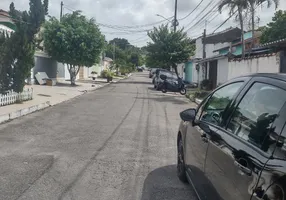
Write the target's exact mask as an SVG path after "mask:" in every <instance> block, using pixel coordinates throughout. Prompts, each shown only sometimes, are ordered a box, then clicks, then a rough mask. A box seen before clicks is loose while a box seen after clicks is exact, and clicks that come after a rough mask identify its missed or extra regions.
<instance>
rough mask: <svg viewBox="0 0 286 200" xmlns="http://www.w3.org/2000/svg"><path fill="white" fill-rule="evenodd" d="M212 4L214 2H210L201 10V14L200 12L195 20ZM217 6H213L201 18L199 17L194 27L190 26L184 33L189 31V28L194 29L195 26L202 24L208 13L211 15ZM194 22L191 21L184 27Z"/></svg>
mask: <svg viewBox="0 0 286 200" xmlns="http://www.w3.org/2000/svg"><path fill="white" fill-rule="evenodd" d="M213 2H214V0H212V1H210V2H209V3H208V4H207V5H206V7H205V8H204V9H203V10H202V12H200V13H199V14H198V15H197V16H196V17H195V19H197V18H198V17H199V16H200V15H201V14H202V13H204V11H205V10H206V9H207V8H208V7H209V6H210V5H211V4H212V3H213ZM218 4H219V2H218V3H216V4H215V6H213V7H212V8H211V9H210V10H209V11H208V12H207V13H206V14H205V15H204V16H203V17H201V18H200V19H199V21H197V22H196V23H195V24H194V25H192V26H191V27H189V28H188V29H187V30H186V31H189V30H190V29H191V28H193V27H195V26H196V25H198V24H199V23H200V22H202V21H203V20H204V19H205V18H206V17H207V16H208V15H209V14H210V13H212V11H214V10H215V8H216V7H217V5H218ZM194 21H195V20H192V21H191V22H190V23H189V24H188V25H187V26H186V27H188V26H190V25H191V24H192V23H193V22H194Z"/></svg>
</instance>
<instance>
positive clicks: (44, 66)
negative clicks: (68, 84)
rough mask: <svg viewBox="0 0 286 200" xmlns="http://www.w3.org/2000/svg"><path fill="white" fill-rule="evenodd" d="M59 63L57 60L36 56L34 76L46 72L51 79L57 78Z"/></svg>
mask: <svg viewBox="0 0 286 200" xmlns="http://www.w3.org/2000/svg"><path fill="white" fill-rule="evenodd" d="M57 68H58V63H57V61H55V60H52V59H50V58H46V57H39V56H35V67H34V68H33V73H34V75H35V74H36V73H38V72H46V73H47V75H48V77H49V78H56V77H57Z"/></svg>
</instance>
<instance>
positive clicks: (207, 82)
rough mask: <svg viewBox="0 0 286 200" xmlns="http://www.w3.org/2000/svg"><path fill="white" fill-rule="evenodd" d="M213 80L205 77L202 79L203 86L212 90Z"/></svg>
mask: <svg viewBox="0 0 286 200" xmlns="http://www.w3.org/2000/svg"><path fill="white" fill-rule="evenodd" d="M211 84H212V83H211V81H210V80H209V79H204V80H202V81H201V88H202V89H204V90H210V89H211V87H212V85H211Z"/></svg>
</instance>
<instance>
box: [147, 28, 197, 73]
mask: <svg viewBox="0 0 286 200" xmlns="http://www.w3.org/2000/svg"><path fill="white" fill-rule="evenodd" d="M148 36H149V37H150V39H151V40H152V42H149V43H148V44H147V48H146V49H147V51H148V54H147V58H146V63H147V66H149V67H162V68H166V69H170V67H171V66H172V67H173V68H174V69H175V71H176V73H177V67H176V64H179V63H182V62H185V61H187V60H188V58H190V56H191V55H193V53H194V50H195V46H194V45H193V44H192V43H191V39H190V38H188V36H187V33H186V32H184V30H183V29H180V30H178V31H176V32H174V31H170V30H169V27H168V25H161V26H160V27H159V28H157V27H155V28H154V29H153V30H152V31H151V32H149V33H148ZM152 63H154V64H152Z"/></svg>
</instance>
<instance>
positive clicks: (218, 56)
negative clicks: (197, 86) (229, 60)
mask: <svg viewBox="0 0 286 200" xmlns="http://www.w3.org/2000/svg"><path fill="white" fill-rule="evenodd" d="M228 56H229V53H226V54H219V55H214V56H212V57H208V58H204V59H200V60H198V61H197V62H196V63H205V62H209V61H213V60H219V59H222V58H225V57H228Z"/></svg>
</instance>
